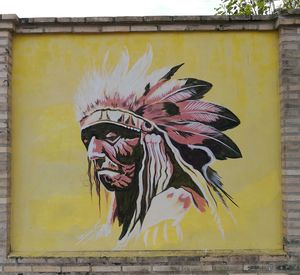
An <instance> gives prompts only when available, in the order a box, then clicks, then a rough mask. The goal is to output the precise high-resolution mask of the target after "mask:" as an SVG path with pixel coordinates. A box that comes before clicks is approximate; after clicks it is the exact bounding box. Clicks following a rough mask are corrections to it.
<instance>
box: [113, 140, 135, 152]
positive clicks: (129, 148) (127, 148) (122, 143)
mask: <svg viewBox="0 0 300 275" xmlns="http://www.w3.org/2000/svg"><path fill="white" fill-rule="evenodd" d="M135 147H136V144H135V143H134V144H130V142H129V141H127V140H124V139H120V140H119V141H118V142H117V143H116V144H115V146H114V148H115V150H116V152H117V154H118V155H121V156H131V155H132V154H133V151H134V149H135Z"/></svg>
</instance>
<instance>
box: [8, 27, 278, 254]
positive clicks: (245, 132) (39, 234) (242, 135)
mask: <svg viewBox="0 0 300 275" xmlns="http://www.w3.org/2000/svg"><path fill="white" fill-rule="evenodd" d="M13 43H14V44H13V74H12V75H13V80H12V91H13V93H12V219H11V245H12V252H13V254H15V255H51V253H52V254H54V255H58V254H57V253H60V255H70V254H68V252H70V253H71V252H75V255H76V254H78V255H79V254H80V252H82V253H83V251H85V254H87V255H92V254H93V252H94V251H111V250H112V249H113V248H114V247H115V245H116V241H117V237H118V235H119V228H118V226H117V225H116V226H115V227H114V230H113V234H112V236H111V237H110V238H101V239H98V240H91V241H87V242H86V243H81V244H78V243H77V238H78V237H79V236H80V235H81V234H83V233H85V232H86V231H88V230H89V229H91V227H93V226H94V224H95V223H96V222H97V221H98V220H99V218H100V214H99V211H98V207H97V196H96V195H94V196H93V198H92V199H91V197H90V193H89V184H88V177H87V163H86V155H85V148H84V146H83V145H82V144H81V141H80V131H79V127H78V125H77V123H76V120H75V114H74V107H73V97H74V94H75V90H76V88H77V86H78V84H79V82H80V80H81V78H82V76H83V75H84V73H85V72H87V71H89V70H92V69H94V68H98V67H99V66H101V64H102V61H103V58H104V55H105V53H106V52H107V51H108V50H109V51H110V59H109V62H110V65H111V66H114V65H115V64H116V63H117V61H118V59H119V57H120V54H121V52H122V51H123V50H124V48H127V49H128V51H129V54H130V56H131V63H134V62H135V61H136V60H137V59H138V58H139V57H140V56H141V55H143V54H144V52H145V51H146V49H147V46H148V45H149V44H150V45H151V46H152V49H153V64H152V67H151V69H150V71H151V70H154V69H157V68H160V67H164V66H166V65H176V64H180V63H182V62H184V63H185V65H184V66H183V67H182V68H181V69H180V70H179V71H178V72H177V73H176V76H175V77H177V78H182V77H194V78H199V79H203V80H206V81H209V82H211V83H213V85H214V87H213V88H212V90H211V91H209V93H208V94H207V96H206V97H205V100H207V101H211V102H214V103H217V104H220V105H223V106H225V107H227V108H229V109H230V110H231V111H233V112H234V113H235V114H236V115H237V116H238V117H239V118H240V120H241V125H240V126H238V127H236V128H235V129H232V130H230V131H227V132H226V133H227V134H228V135H229V136H230V137H231V138H232V139H233V140H234V141H235V142H236V143H237V145H238V146H239V148H240V149H241V152H242V154H243V158H242V159H233V160H227V161H217V162H215V164H214V165H213V168H214V169H215V170H217V171H218V172H219V174H220V175H221V176H222V180H223V182H224V186H225V188H226V190H227V191H228V192H229V194H231V195H232V196H233V197H234V199H235V201H236V203H237V204H238V205H239V208H237V207H235V206H234V205H230V208H231V210H232V212H233V214H234V216H235V218H236V223H234V222H233V221H232V220H231V219H230V218H229V216H228V215H227V214H226V213H225V211H224V210H222V207H219V210H220V217H221V220H222V223H223V227H224V230H225V238H224V239H222V237H221V235H220V233H219V231H218V228H217V226H216V224H215V222H214V221H213V218H212V216H211V214H210V213H209V211H207V213H206V214H201V215H200V214H198V212H196V211H195V210H193V209H191V210H189V212H188V214H187V215H186V216H185V218H184V220H183V222H182V228H183V233H184V241H182V242H180V241H178V239H177V237H176V234H175V231H174V230H169V241H166V242H162V228H160V229H159V232H158V240H157V243H156V244H153V243H152V242H151V232H150V235H149V245H148V246H147V247H145V246H144V245H143V241H142V240H139V241H137V242H135V243H132V244H130V245H129V246H128V247H127V248H126V250H204V251H206V250H214V251H219V250H235V249H238V250H280V249H282V241H281V239H282V230H281V187H280V128H279V96H278V52H277V51H278V37H277V33H275V32H245V33H242V32H226V33H216V32H215V33H208V32H202V33H197V32H193V33H192V32H190V33H151V34H150V33H147V34H142V33H140V34H101V35H58V34H55V35H23V36H22V35H17V36H16V37H14V42H13ZM101 204H102V208H103V209H102V214H103V213H105V209H106V202H105V199H102V202H101ZM77 252H78V253H77Z"/></svg>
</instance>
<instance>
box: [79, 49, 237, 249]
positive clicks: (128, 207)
mask: <svg viewBox="0 0 300 275" xmlns="http://www.w3.org/2000/svg"><path fill="white" fill-rule="evenodd" d="M151 62H152V50H151V48H150V49H149V50H148V52H147V53H146V54H145V55H144V56H143V57H141V58H140V59H139V60H138V61H137V62H136V63H135V64H134V65H133V66H132V68H130V69H129V70H128V66H129V56H128V53H127V52H124V53H123V55H122V58H121V60H120V63H119V64H118V65H117V66H116V67H115V68H114V70H113V71H112V72H109V73H107V72H106V73H105V72H99V71H95V72H92V73H89V74H88V75H87V76H86V77H85V79H84V81H83V82H82V84H81V86H80V88H79V92H78V94H77V97H76V107H77V118H78V120H79V122H80V127H81V139H82V142H83V143H84V145H85V147H86V150H87V158H88V169H89V171H88V176H89V180H90V184H91V186H90V188H91V190H92V189H93V185H95V188H96V191H97V195H98V196H99V198H100V185H101V184H103V185H104V186H105V189H106V190H105V192H109V193H110V195H111V196H112V197H113V199H112V204H111V206H110V209H109V214H108V218H107V223H106V224H104V225H103V226H102V227H101V228H100V229H99V232H98V236H99V237H100V236H101V235H108V234H109V232H110V228H111V226H112V223H113V222H115V221H117V222H118V223H119V225H121V233H120V236H119V240H120V243H119V244H122V243H123V244H124V243H126V241H128V240H129V239H131V238H132V237H133V236H138V235H139V234H140V233H142V232H146V231H147V230H148V229H149V228H150V227H152V226H155V225H157V224H159V223H161V222H164V221H166V220H172V221H173V223H172V226H174V227H175V228H176V231H177V234H178V235H179V236H180V238H182V232H181V228H180V222H181V220H182V218H183V216H184V215H185V213H186V211H187V210H188V209H189V207H195V208H196V209H197V210H198V211H200V212H204V211H207V209H208V208H209V211H211V213H212V215H213V217H214V218H215V220H216V224H217V225H218V226H219V229H220V231H221V233H222V234H223V233H224V232H223V228H222V225H221V222H220V220H219V217H218V213H217V200H216V197H217V198H218V200H220V202H221V204H222V205H223V206H224V207H226V208H227V207H228V206H227V204H228V201H229V202H231V203H233V204H235V203H234V201H233V199H232V197H231V196H230V195H229V194H228V193H227V192H226V191H225V190H224V187H223V184H222V182H221V179H220V176H219V175H218V173H217V172H216V171H215V170H213V169H212V168H211V167H210V166H209V165H210V164H212V163H213V162H214V161H215V160H225V159H227V158H240V157H241V153H240V150H239V148H238V147H237V145H236V144H235V143H234V142H233V141H232V140H231V139H230V138H229V137H228V136H226V135H225V134H224V133H223V131H225V130H227V129H230V128H234V127H236V126H237V125H238V124H239V123H240V121H239V119H238V118H237V117H236V116H235V115H234V114H233V113H232V112H231V111H229V110H228V109H226V108H225V107H222V106H219V105H216V104H213V103H210V102H206V101H204V100H203V99H202V98H203V97H204V95H205V94H206V93H207V92H208V91H209V90H210V89H211V88H212V84H211V83H209V82H206V81H203V80H199V79H195V78H183V79H174V75H175V74H176V72H177V70H179V69H180V68H181V67H182V66H183V64H180V65H176V66H174V67H165V68H162V69H158V70H155V71H154V72H152V73H150V74H149V73H148V70H149V67H150V65H151ZM103 67H104V68H105V64H104V66H103ZM91 192H92V191H91ZM165 234H167V233H165ZM87 236H88V235H87ZM85 237H86V236H85V235H83V236H82V239H81V240H84V238H85ZM165 238H167V236H165Z"/></svg>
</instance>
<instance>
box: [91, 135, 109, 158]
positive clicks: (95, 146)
mask: <svg viewBox="0 0 300 275" xmlns="http://www.w3.org/2000/svg"><path fill="white" fill-rule="evenodd" d="M87 155H88V158H89V159H90V160H96V159H100V158H101V159H103V158H105V154H104V153H103V143H102V140H99V139H96V138H95V137H92V139H91V141H90V143H89V147H88V150H87Z"/></svg>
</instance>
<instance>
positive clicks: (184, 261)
mask: <svg viewBox="0 0 300 275" xmlns="http://www.w3.org/2000/svg"><path fill="white" fill-rule="evenodd" d="M163 31H168V32H169V31H277V32H278V35H279V45H278V47H279V55H280V56H279V61H280V70H279V79H280V89H279V91H280V98H281V100H280V108H281V141H282V142H281V160H282V166H281V167H282V202H283V213H282V216H283V219H282V223H283V229H284V236H283V244H284V247H283V253H275V254H274V253H272V252H270V251H224V252H221V253H217V252H214V251H212V252H209V253H199V254H198V253H195V254H194V253H188V254H187V255H185V256H179V255H177V254H176V253H174V255H171V256H170V255H169V256H165V255H161V256H159V257H158V256H151V254H150V255H149V257H147V256H145V255H142V256H139V255H136V254H135V255H134V254H133V255H132V256H130V257H128V256H124V257H122V255H118V254H115V255H112V257H99V255H95V257H85V256H84V255H82V257H75V256H74V257H59V255H57V257H52V256H53V255H52V256H51V257H32V258H23V257H14V256H13V254H10V252H11V251H10V243H9V239H10V236H9V232H10V204H11V197H10V182H11V174H10V158H11V136H10V129H11V127H12V125H11V112H10V110H11V104H10V97H11V93H12V91H11V85H10V84H11V72H12V71H11V69H12V40H13V37H14V35H15V34H40V35H42V34H45V33H57V34H59V33H102V32H111V33H117V32H163ZM299 117H300V10H291V11H282V12H281V13H280V14H279V15H274V16H273V15H272V16H235V17H232V16H148V17H87V18H18V17H17V16H16V15H13V14H6V15H5V14H4V15H0V272H22V273H35V272H46V273H51V272H52V273H60V272H125V273H133V272H136V273H142V272H144V273H150V272H160V273H161V272H176V273H191V272H195V273H196V272H205V273H208V274H209V273H211V272H212V273H216V272H217V273H218V272H223V273H222V274H224V273H229V272H230V274H233V273H232V272H234V273H236V272H238V273H247V274H249V272H251V273H250V274H258V273H259V274H261V273H262V272H263V273H265V274H268V273H277V272H280V274H299V272H300V264H299V263H300V214H299V213H300V185H299V183H300V156H299V153H300V149H299V148H300V119H299Z"/></svg>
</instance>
